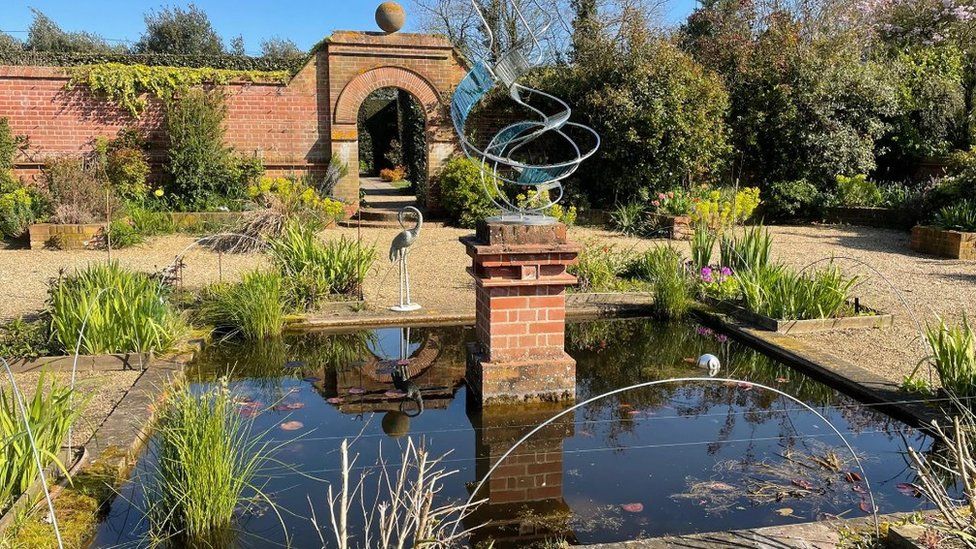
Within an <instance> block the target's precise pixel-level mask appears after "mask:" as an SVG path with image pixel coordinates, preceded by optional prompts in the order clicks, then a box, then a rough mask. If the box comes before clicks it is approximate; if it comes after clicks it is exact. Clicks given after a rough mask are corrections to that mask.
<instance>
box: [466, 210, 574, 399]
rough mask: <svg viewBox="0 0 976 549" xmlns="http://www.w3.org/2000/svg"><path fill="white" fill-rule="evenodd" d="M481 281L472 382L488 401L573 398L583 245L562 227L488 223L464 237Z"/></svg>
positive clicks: (469, 372) (470, 360) (471, 356)
mask: <svg viewBox="0 0 976 549" xmlns="http://www.w3.org/2000/svg"><path fill="white" fill-rule="evenodd" d="M461 242H463V243H464V244H465V246H466V247H467V250H468V255H470V256H471V259H472V266H471V267H470V268H469V269H468V272H469V273H470V274H471V275H472V276H473V277H474V279H475V294H476V299H477V302H476V306H475V311H476V313H475V316H476V321H475V331H476V333H477V338H478V344H477V345H475V346H473V347H472V348H471V349H470V350H469V356H468V368H467V381H468V384H469V386H470V387H471V388H472V389H473V391H474V393H475V395H476V397H477V398H479V399H480V400H482V401H483V402H492V401H499V400H505V401H513V400H514V401H531V400H572V399H574V398H575V395H576V362H575V361H574V360H573V358H572V357H570V356H569V355H568V354H566V351H565V343H566V335H565V332H566V287H567V286H572V285H575V284H576V277H574V276H573V275H571V274H569V273H568V272H567V271H566V268H567V267H568V266H569V265H571V264H572V263H573V262H575V261H576V256H577V255H578V253H579V247H578V246H576V245H575V244H572V243H570V242H569V241H568V240H567V238H566V226H565V225H562V224H554V225H543V226H531V225H511V224H503V223H491V224H482V225H481V226H479V227H478V230H477V233H476V234H475V235H472V236H467V237H463V238H461Z"/></svg>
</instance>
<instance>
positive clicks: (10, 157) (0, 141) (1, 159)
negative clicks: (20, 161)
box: [0, 116, 22, 174]
mask: <svg viewBox="0 0 976 549" xmlns="http://www.w3.org/2000/svg"><path fill="white" fill-rule="evenodd" d="M21 141H22V139H21V138H18V137H17V136H16V135H14V132H13V130H12V129H11V128H10V120H9V119H8V118H7V117H6V116H0V174H6V173H7V172H9V171H10V170H12V169H14V157H15V156H16V155H17V150H18V149H20V143H21Z"/></svg>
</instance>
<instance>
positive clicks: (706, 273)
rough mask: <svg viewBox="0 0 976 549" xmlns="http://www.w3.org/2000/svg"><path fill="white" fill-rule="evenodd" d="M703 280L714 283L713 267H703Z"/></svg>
mask: <svg viewBox="0 0 976 549" xmlns="http://www.w3.org/2000/svg"><path fill="white" fill-rule="evenodd" d="M701 278H702V280H704V281H705V282H711V281H712V268H711V267H702V270H701Z"/></svg>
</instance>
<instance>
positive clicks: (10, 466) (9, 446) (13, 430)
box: [0, 373, 83, 512]
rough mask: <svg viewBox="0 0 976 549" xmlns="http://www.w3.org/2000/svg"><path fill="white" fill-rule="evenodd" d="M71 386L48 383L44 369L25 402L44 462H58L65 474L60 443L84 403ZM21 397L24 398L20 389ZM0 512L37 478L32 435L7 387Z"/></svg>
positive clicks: (0, 405)
mask: <svg viewBox="0 0 976 549" xmlns="http://www.w3.org/2000/svg"><path fill="white" fill-rule="evenodd" d="M73 396H74V391H72V389H71V388H70V387H68V386H64V385H61V384H59V383H56V382H54V381H52V382H51V383H50V384H47V383H46V378H45V376H44V374H43V373H42V374H41V376H40V377H39V378H38V379H37V388H36V390H35V391H34V395H33V396H32V397H31V398H30V400H27V401H26V402H24V406H25V408H26V410H27V418H26V420H27V424H28V425H30V429H31V433H32V434H33V435H34V442H35V443H36V448H37V452H38V454H39V455H40V457H41V463H42V464H43V465H44V466H45V467H46V466H47V465H49V464H52V463H53V464H55V465H56V466H57V467H58V469H60V470H61V471H62V472H64V473H65V474H66V473H67V471H66V469H65V466H64V464H62V463H61V462H60V460H59V458H58V454H59V453H60V452H61V446H62V445H63V444H64V442H65V437H66V436H67V434H68V430H69V429H70V428H71V425H72V424H73V423H74V422H75V421H76V420H77V419H78V416H79V415H80V414H81V410H82V408H83V405H80V404H83V403H79V399H77V398H75V399H74V402H72V397H73ZM21 398H24V396H23V393H21ZM0 440H2V441H3V452H0V512H3V511H5V510H6V509H7V508H9V506H10V505H11V504H12V503H13V502H14V500H16V498H17V497H18V496H19V495H20V494H23V493H24V492H26V491H27V489H28V488H29V487H30V485H31V484H32V483H33V482H34V481H35V480H36V479H37V463H36V461H35V459H34V451H33V450H32V448H31V442H30V439H29V438H28V436H27V431H26V429H25V428H24V416H23V415H21V413H20V407H19V406H18V404H17V400H16V397H15V396H14V395H13V393H12V392H11V391H10V390H8V389H2V390H0Z"/></svg>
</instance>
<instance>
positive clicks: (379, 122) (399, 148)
mask: <svg viewBox="0 0 976 549" xmlns="http://www.w3.org/2000/svg"><path fill="white" fill-rule="evenodd" d="M356 125H357V131H358V134H359V143H358V146H357V149H358V151H359V166H358V168H359V176H360V177H379V176H380V175H381V174H382V173H383V170H392V171H393V172H396V173H397V174H400V173H402V174H403V177H404V179H403V180H397V181H394V182H393V183H394V185H395V186H408V187H410V190H415V188H416V187H423V186H424V185H426V183H427V137H426V117H425V115H424V110H423V107H422V106H421V104H420V102H419V101H417V99H416V98H414V97H413V96H412V95H411V94H410V93H409V92H407V91H405V90H402V89H399V88H395V87H388V88H379V89H377V90H374V91H373V92H372V93H370V94H369V95H368V96H367V97H366V99H364V100H363V104H362V105H361V106H360V107H359V116H358V119H357V124H356ZM387 173H388V174H389V173H391V172H387Z"/></svg>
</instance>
